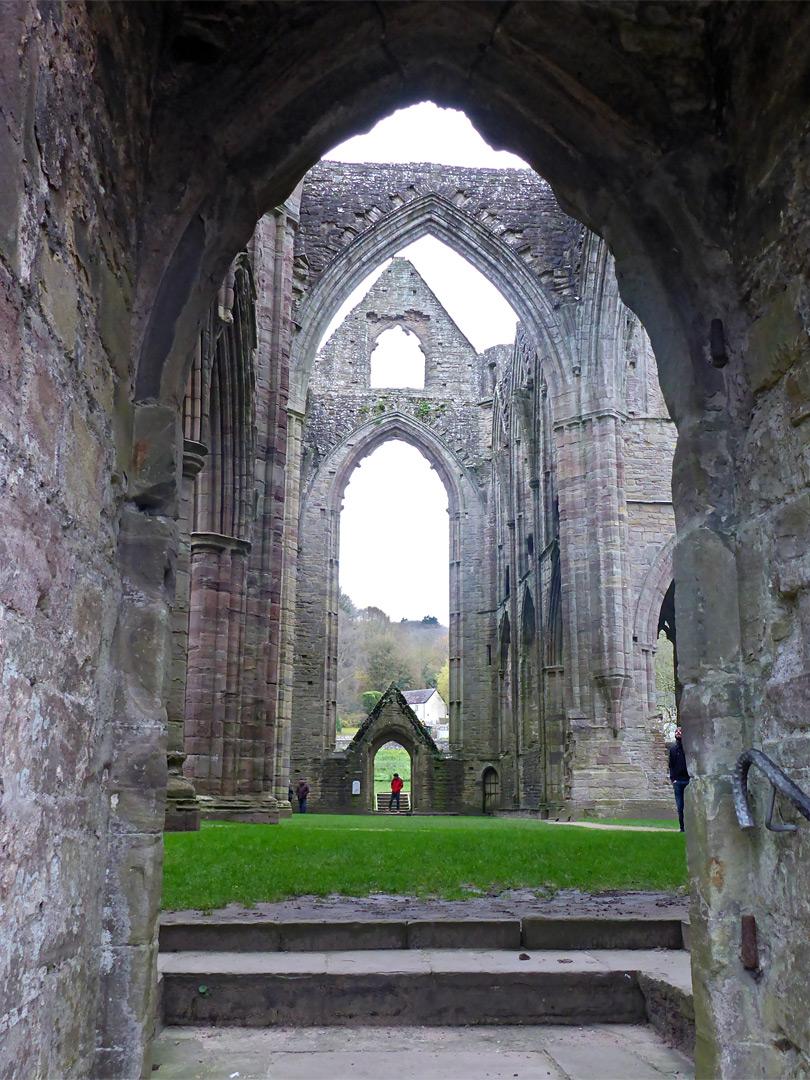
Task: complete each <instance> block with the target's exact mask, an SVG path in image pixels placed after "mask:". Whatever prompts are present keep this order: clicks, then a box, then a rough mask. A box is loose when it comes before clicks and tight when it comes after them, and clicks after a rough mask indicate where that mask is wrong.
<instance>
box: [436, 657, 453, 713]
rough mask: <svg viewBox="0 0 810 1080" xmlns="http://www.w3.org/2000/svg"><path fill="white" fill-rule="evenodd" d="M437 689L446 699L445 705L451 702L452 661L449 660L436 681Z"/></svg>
mask: <svg viewBox="0 0 810 1080" xmlns="http://www.w3.org/2000/svg"><path fill="white" fill-rule="evenodd" d="M436 689H437V690H438V691H439V693H440V694H441V696H442V697H443V698H444V703H445V705H446V704H447V703H448V702H449V701H450V661H449V660H447V661H446V662H445V664H444V667H443V668H442V669H441V671H440V672H439V676H438V678H437V679H436Z"/></svg>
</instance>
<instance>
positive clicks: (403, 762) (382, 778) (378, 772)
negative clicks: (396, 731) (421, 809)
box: [371, 739, 416, 812]
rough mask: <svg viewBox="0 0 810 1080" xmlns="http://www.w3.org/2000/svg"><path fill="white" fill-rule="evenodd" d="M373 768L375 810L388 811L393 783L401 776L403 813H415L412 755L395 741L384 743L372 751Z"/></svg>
mask: <svg viewBox="0 0 810 1080" xmlns="http://www.w3.org/2000/svg"><path fill="white" fill-rule="evenodd" d="M371 768H372V772H373V775H374V781H373V786H374V800H373V804H372V807H373V809H374V810H387V809H388V807H389V804H390V802H391V798H390V796H391V781H392V780H393V779H394V776H399V777H400V779H401V780H402V783H403V787H402V793H401V796H400V802H401V806H400V809H401V810H402V811H408V812H410V811H413V810H414V809H415V807H416V804H415V801H414V798H413V785H412V781H411V774H412V765H411V754H410V752H409V751H408V750H407V749H406V748H405V747H404V746H403V745H402V743H399V742H397V741H396V740H394V739H391V740H389V741H388V742H385V743H382V744H381V745H380V746H378V747H377V748H376V749H375V750H372V761H371Z"/></svg>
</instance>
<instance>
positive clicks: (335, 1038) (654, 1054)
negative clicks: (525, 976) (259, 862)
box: [152, 1024, 695, 1080]
mask: <svg viewBox="0 0 810 1080" xmlns="http://www.w3.org/2000/svg"><path fill="white" fill-rule="evenodd" d="M154 1064H155V1066H157V1067H156V1068H154V1071H153V1073H152V1075H153V1076H154V1077H155V1078H156V1080H383V1078H384V1077H409V1078H410V1080H500V1078H504V1080H513V1078H515V1077H517V1078H518V1080H661V1078H663V1077H679V1078H688V1080H692V1078H693V1077H694V1075H695V1071H694V1067H693V1065H692V1063H691V1062H690V1061H689V1060H688V1058H686V1057H685V1056H684V1055H683V1054H680V1053H679V1052H678V1051H677V1050H673V1049H672V1048H671V1047H668V1046H667V1045H666V1044H665V1043H664V1042H662V1041H661V1039H660V1038H659V1037H658V1036H657V1035H656V1034H655V1032H654V1031H653V1030H652V1029H651V1028H649V1027H636V1026H630V1025H620V1024H605V1025H598V1026H594V1027H587V1028H583V1027H561V1026H548V1027H467V1028H438V1027H437V1028H427V1027H416V1028H414V1027H396V1028H260V1029H255V1028H180V1027H176V1028H165V1029H164V1031H163V1033H162V1034H161V1035H160V1037H159V1039H158V1040H157V1045H156V1049H155V1057H154Z"/></svg>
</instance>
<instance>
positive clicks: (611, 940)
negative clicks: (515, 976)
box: [160, 916, 685, 953]
mask: <svg viewBox="0 0 810 1080" xmlns="http://www.w3.org/2000/svg"><path fill="white" fill-rule="evenodd" d="M684 945H685V927H684V924H682V922H681V920H680V919H679V918H662V919H648V918H615V919H611V918H603V917H596V918H542V917H537V918H522V919H521V918H506V919H413V920H406V919H400V920H390V919H387V920H383V919H380V920H351V921H350V920H328V921H327V920H323V921H320V920H296V921H269V920H266V919H239V920H233V919H231V920H227V919H223V918H221V917H215V916H214V917H211V916H195V917H189V918H187V919H184V920H174V921H165V922H163V923H162V925H161V927H160V950H161V952H163V953H168V952H182V951H191V952H319V951H323V952H335V951H345V950H380V949H384V950H388V949H521V948H525V949H661V948H663V949H674V950H679V949H683V948H684Z"/></svg>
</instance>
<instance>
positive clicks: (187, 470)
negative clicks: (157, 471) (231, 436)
mask: <svg viewBox="0 0 810 1080" xmlns="http://www.w3.org/2000/svg"><path fill="white" fill-rule="evenodd" d="M207 457H208V447H207V446H206V445H205V443H201V442H194V440H193V439H183V476H187V477H189V478H192V477H195V476H196V475H197V473H198V472H200V470H201V469H202V467H203V465H204V464H205V459H206V458H207Z"/></svg>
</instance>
